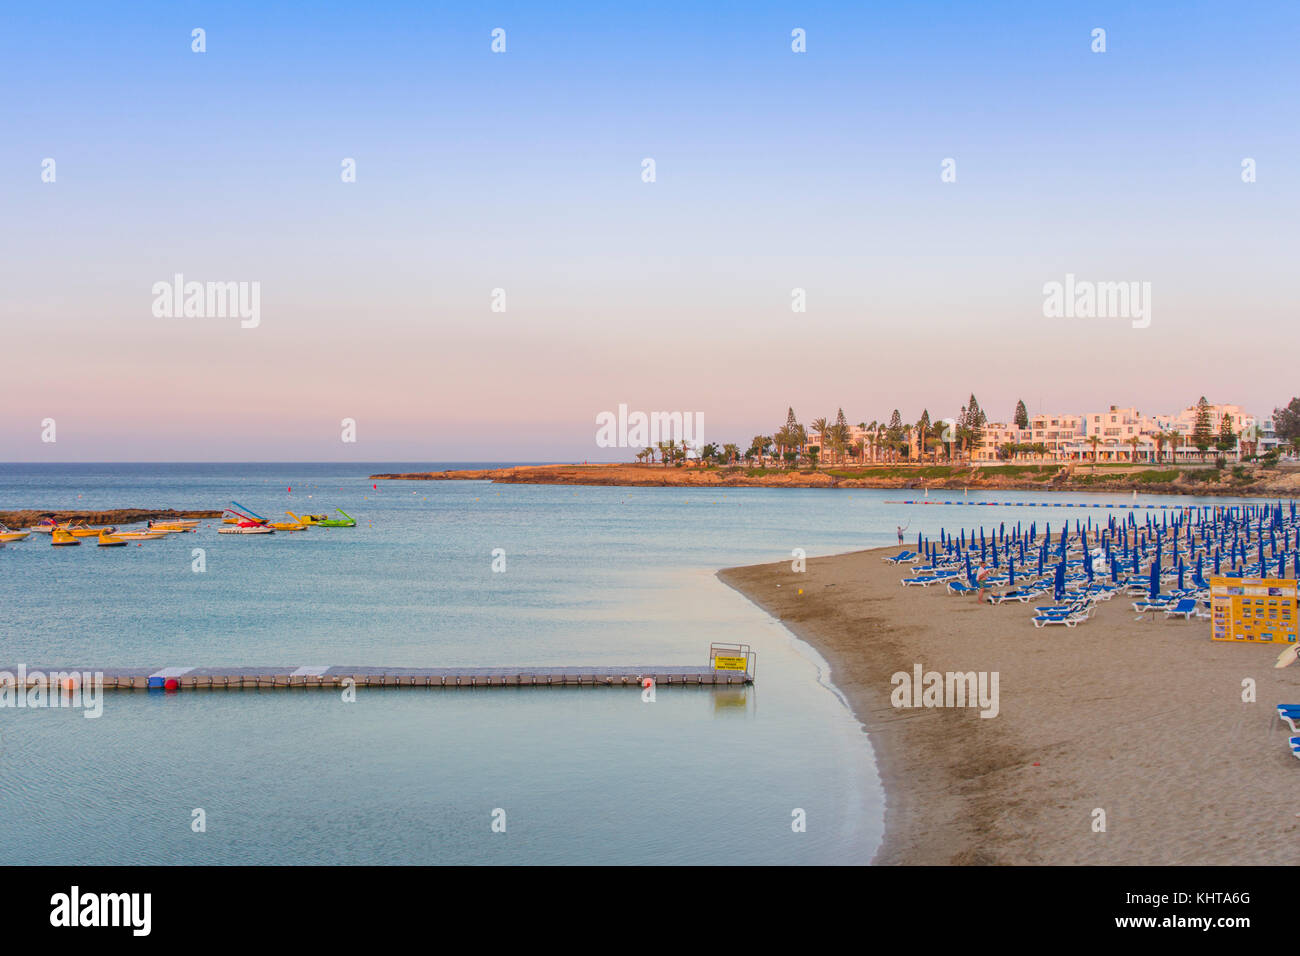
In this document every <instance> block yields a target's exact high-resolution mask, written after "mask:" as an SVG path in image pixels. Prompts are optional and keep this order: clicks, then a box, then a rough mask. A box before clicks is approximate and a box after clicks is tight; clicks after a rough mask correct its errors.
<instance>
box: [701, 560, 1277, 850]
mask: <svg viewBox="0 0 1300 956" xmlns="http://www.w3.org/2000/svg"><path fill="white" fill-rule="evenodd" d="M892 553H897V551H896V549H893V548H876V549H871V550H868V551H856V552H850V553H848V554H841V555H835V556H832V557H824V558H809V559H808V560H807V570H806V571H805V572H803V573H795V572H793V571H792V570H791V567H790V563H789V562H788V561H783V562H778V563H775V564H764V565H753V566H749V567H737V568H726V569H723V570H721V571H719V572H717V577H718V578H719V580H721V581H722V582H723V583H724V584H726V585H728V586H729V587H731V588H733V589H734V590H736V591H738V592H739V593H740V594H741V595H743V596H744V597H746V598H748V599H749V600H750V601H751V602H753V603H754V604H755V605H756V606H758V607H759V608H761V609H763V610H764V611H766V612H767V613H768V614H770V615H771V616H772V617H774V618H776V619H777V620H778V621H780V622H781V624H782V625H783V626H785V627H786V628H787V629H788V630H789V631H790V632H791V633H793V634H794V635H795V636H796V637H797V638H799V639H800V640H802V641H805V642H806V643H808V644H809V645H811V646H812V647H813V648H814V649H815V650H816V651H817V653H818V654H820V655H821V656H822V657H823V658H824V659H825V660H826V662H827V664H828V665H829V666H830V675H829V679H830V681H831V683H832V684H833V685H834V686H835V688H836V689H837V690H838V692H839V693H840V694H842V695H843V697H844V698H845V699H846V700H847V701H848V702H849V705H850V709H851V710H852V713H853V715H854V717H855V718H856V719H857V720H858V721H859V723H860V724H861V725H862V727H863V730H864V732H865V733H867V735H868V737H869V740H870V743H871V748H872V752H873V753H874V755H875V763H876V768H877V771H878V773H879V775H880V779H881V784H882V786H883V787H884V790H885V828H884V835H883V838H882V840H881V844H880V847H879V848H878V849H877V851H876V854H875V856H874V858H873V859H872V861H871V862H872V863H875V864H882V865H954V864H956V865H972V864H973V865H1022V864H1029V865H1062V864H1110V865H1159V864H1191V863H1196V864H1210V865H1233V864H1295V863H1296V862H1300V849H1297V843H1296V838H1297V836H1300V816H1297V813H1296V809H1295V807H1294V806H1293V805H1292V801H1290V799H1289V797H1288V796H1287V795H1288V794H1289V793H1290V792H1291V791H1292V790H1293V789H1294V786H1295V773H1296V772H1300V771H1298V770H1297V768H1296V767H1295V758H1294V757H1293V756H1291V755H1290V753H1288V751H1287V748H1286V738H1287V736H1288V735H1289V733H1290V732H1289V731H1288V730H1287V729H1286V728H1285V727H1284V726H1283V725H1282V724H1281V723H1280V722H1279V721H1278V720H1277V717H1276V713H1275V710H1274V705H1275V704H1277V703H1293V702H1296V701H1297V700H1300V686H1298V685H1300V681H1298V680H1297V678H1300V674H1296V673H1292V670H1291V669H1288V670H1274V669H1273V660H1274V658H1275V656H1276V653H1275V651H1276V648H1270V647H1266V646H1235V645H1224V644H1216V643H1214V642H1212V641H1210V639H1209V633H1208V624H1207V623H1205V622H1184V621H1173V620H1169V621H1167V620H1161V619H1157V620H1143V621H1135V620H1134V617H1135V612H1134V611H1133V610H1132V608H1131V606H1130V602H1131V601H1132V600H1133V599H1132V598H1128V599H1126V598H1125V596H1123V595H1117V596H1116V597H1115V598H1113V599H1112V600H1111V601H1108V602H1105V603H1103V604H1102V605H1101V606H1100V607H1099V609H1098V611H1097V613H1096V614H1095V615H1094V618H1093V619H1092V620H1090V621H1088V622H1086V623H1084V624H1082V625H1080V626H1079V627H1077V628H1072V629H1065V628H1043V629H1035V628H1034V627H1033V625H1032V622H1031V621H1030V617H1031V615H1032V611H1031V609H1030V607H1029V606H1026V605H1021V604H1004V605H999V606H979V605H976V604H975V601H974V598H970V597H955V596H950V595H947V594H942V593H939V592H938V591H936V590H935V589H934V588H904V587H901V586H900V585H899V580H900V579H901V578H902V577H904V576H905V575H904V569H903V568H901V567H895V566H893V565H890V564H887V563H885V562H884V561H882V560H880V559H881V557H882V556H884V555H886V554H892ZM801 588H802V590H803V593H802V594H800V593H799V589H801ZM1044 603H1050V602H1044ZM917 664H919V665H921V666H922V667H923V669H924V670H926V671H931V670H934V671H939V672H941V673H942V672H948V671H959V672H966V671H971V670H974V671H990V672H992V671H997V672H999V675H1000V708H999V712H998V714H997V716H996V717H993V718H990V719H985V718H981V717H980V716H979V711H978V708H963V709H954V708H947V709H945V708H914V709H899V708H895V707H894V706H893V704H892V703H891V699H890V695H891V692H892V691H893V689H894V685H893V684H892V683H891V681H890V678H891V676H892V675H893V674H895V673H898V672H904V673H907V674H910V673H912V671H913V668H914V666H915V665H917ZM1246 678H1250V679H1252V680H1253V681H1255V685H1256V687H1257V691H1256V693H1257V699H1256V702H1253V703H1246V702H1243V701H1242V700H1241V695H1242V681H1243V680H1244V679H1246ZM1097 810H1102V811H1103V812H1104V813H1105V822H1106V826H1107V829H1106V832H1095V831H1094V829H1093V827H1094V825H1095V824H1094V821H1095V820H1096V819H1097V817H1096V811H1097Z"/></svg>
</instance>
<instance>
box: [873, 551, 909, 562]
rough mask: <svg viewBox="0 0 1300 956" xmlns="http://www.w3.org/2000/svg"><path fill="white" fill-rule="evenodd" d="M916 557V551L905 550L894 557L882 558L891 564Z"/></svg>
mask: <svg viewBox="0 0 1300 956" xmlns="http://www.w3.org/2000/svg"><path fill="white" fill-rule="evenodd" d="M915 557H916V552H915V551H904V552H903V553H902V554H896V555H894V556H893V557H892V558H882V559H881V560H883V561H888V562H889V563H890V564H902V563H903V562H904V561H911V560H913V559H914V558H915Z"/></svg>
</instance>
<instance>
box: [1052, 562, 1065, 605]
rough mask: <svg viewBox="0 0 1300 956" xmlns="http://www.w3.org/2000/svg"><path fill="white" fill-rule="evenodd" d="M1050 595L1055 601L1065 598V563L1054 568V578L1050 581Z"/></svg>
mask: <svg viewBox="0 0 1300 956" xmlns="http://www.w3.org/2000/svg"><path fill="white" fill-rule="evenodd" d="M1052 595H1053V596H1054V597H1055V598H1056V600H1058V601H1059V600H1061V598H1063V597H1065V562H1064V561H1062V562H1061V563H1060V564H1058V565H1057V566H1056V576H1055V578H1053V580H1052Z"/></svg>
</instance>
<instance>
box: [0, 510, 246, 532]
mask: <svg viewBox="0 0 1300 956" xmlns="http://www.w3.org/2000/svg"><path fill="white" fill-rule="evenodd" d="M222 514H223V512H221V511H210V510H206V511H176V510H175V509H172V508H161V509H160V508H111V509H107V510H94V509H89V510H81V509H77V508H55V509H44V510H43V509H40V508H22V509H19V510H17V511H0V524H3V525H7V526H8V527H10V528H15V529H21V528H31V527H33V526H34V525H36V524H39V523H40V522H41V521H44V520H45V519H46V518H52V519H53V520H54V521H57V522H59V523H60V524H62V523H63V522H65V521H88V522H90V523H91V524H97V525H98V524H112V525H123V524H137V523H139V522H141V521H155V520H158V519H166V518H220V517H221V515H222Z"/></svg>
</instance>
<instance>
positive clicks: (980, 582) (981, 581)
mask: <svg viewBox="0 0 1300 956" xmlns="http://www.w3.org/2000/svg"><path fill="white" fill-rule="evenodd" d="M975 586H976V587H978V588H979V589H980V590H979V594H977V595H976V596H975V600H976V601H978V602H979V603H980V604H985V603H987V602H986V601H985V600H984V598H985V597H986V596H987V595H988V593H989V566H988V565H987V564H986V563H985V562H983V561H981V562H980V569H979V570H978V571H976V572H975Z"/></svg>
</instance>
